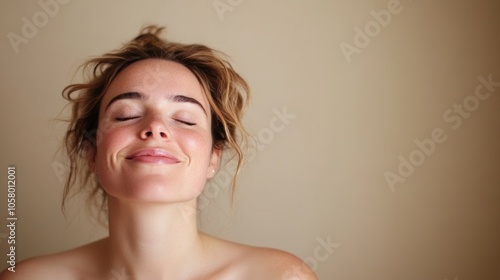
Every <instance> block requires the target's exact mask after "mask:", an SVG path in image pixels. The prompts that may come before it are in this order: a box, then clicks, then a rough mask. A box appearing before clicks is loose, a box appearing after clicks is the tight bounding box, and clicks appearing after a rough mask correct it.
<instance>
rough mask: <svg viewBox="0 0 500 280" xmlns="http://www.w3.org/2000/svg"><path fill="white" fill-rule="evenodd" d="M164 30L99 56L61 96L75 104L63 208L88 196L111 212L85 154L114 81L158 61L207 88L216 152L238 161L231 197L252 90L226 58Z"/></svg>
mask: <svg viewBox="0 0 500 280" xmlns="http://www.w3.org/2000/svg"><path fill="white" fill-rule="evenodd" d="M162 30H163V27H158V26H147V27H145V28H143V29H142V31H141V32H140V34H139V35H138V36H137V37H135V38H134V39H133V40H131V41H129V42H127V43H126V44H125V45H124V46H123V47H122V48H120V49H118V50H115V51H112V52H109V53H106V54H104V55H102V56H98V57H95V58H93V59H91V60H89V61H87V62H86V63H84V64H83V65H82V67H81V69H82V71H83V73H84V74H86V78H85V79H86V81H85V82H84V83H77V84H71V85H69V86H67V87H65V88H64V90H63V92H62V94H63V97H64V98H65V99H66V100H68V101H69V102H70V104H71V105H72V115H71V118H70V120H69V126H68V130H67V132H66V135H65V148H66V152H67V155H68V158H69V166H68V167H69V175H68V178H67V179H66V183H65V186H64V192H63V201H62V207H63V209H64V205H65V202H66V200H67V198H68V196H69V194H71V193H73V192H74V193H76V192H79V191H85V192H87V193H88V194H89V200H91V202H93V205H95V206H97V208H98V210H99V212H101V213H102V212H106V211H107V194H106V192H105V191H104V189H103V188H102V186H101V184H100V183H99V180H98V179H97V177H96V176H95V175H93V173H92V172H91V170H90V169H89V166H88V161H87V160H88V157H87V154H88V152H89V151H90V150H91V149H94V148H97V147H98V145H99V143H97V142H96V139H98V137H96V136H97V134H98V133H99V128H98V118H99V107H100V105H101V101H102V98H103V96H104V94H105V93H106V91H107V89H108V87H109V85H110V84H111V82H112V81H113V79H114V78H115V77H116V76H117V75H118V73H120V71H122V70H123V69H125V68H126V67H127V66H129V65H131V64H132V63H134V62H137V61H140V60H144V59H149V58H156V59H165V60H168V61H172V62H177V63H179V64H181V65H183V66H185V67H186V68H188V69H189V70H190V71H191V72H192V73H193V74H194V75H195V76H196V78H197V79H198V81H199V82H200V84H201V86H202V87H203V89H204V93H205V95H206V97H207V99H208V102H209V104H210V109H211V114H212V115H211V121H212V139H213V148H214V149H219V150H222V151H223V152H224V151H225V150H232V152H234V156H235V160H237V165H236V170H235V172H234V176H233V178H232V181H231V195H232V193H233V191H234V188H235V185H236V178H237V176H238V173H239V171H240V168H241V166H242V163H243V160H244V153H243V150H242V147H244V146H245V141H246V136H247V133H246V131H245V129H244V127H243V125H242V123H241V118H242V114H243V111H244V109H245V107H246V105H247V103H248V98H249V94H250V92H249V87H248V84H247V83H246V82H245V80H244V79H243V78H242V77H241V76H240V75H239V74H238V73H236V72H235V71H234V69H233V68H232V66H231V64H230V63H229V61H228V59H227V57H226V56H225V55H224V54H222V53H221V52H218V51H216V50H213V49H211V48H209V47H206V46H204V45H199V44H181V43H175V42H170V41H168V40H164V39H162V38H160V37H159V35H160V33H161V31H162Z"/></svg>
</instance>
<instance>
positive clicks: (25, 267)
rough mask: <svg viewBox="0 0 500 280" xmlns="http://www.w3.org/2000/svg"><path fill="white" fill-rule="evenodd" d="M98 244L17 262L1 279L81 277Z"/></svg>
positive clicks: (5, 271) (2, 274) (42, 279)
mask: <svg viewBox="0 0 500 280" xmlns="http://www.w3.org/2000/svg"><path fill="white" fill-rule="evenodd" d="M96 244H97V242H95V243H91V244H88V245H85V246H82V247H78V248H75V249H72V250H69V251H65V252H61V253H56V254H51V255H45V256H39V257H34V258H30V259H27V260H24V261H21V262H19V263H17V264H16V266H15V267H14V271H9V270H4V271H3V272H2V273H1V274H0V279H2V280H30V279H36V280H45V279H47V280H49V279H50V280H53V279H81V278H80V277H81V275H82V274H80V272H82V271H84V270H88V269H87V268H86V265H85V264H86V263H88V261H87V260H88V258H89V257H90V256H89V253H90V252H91V251H92V250H94V249H95V247H96ZM87 272H88V271H87Z"/></svg>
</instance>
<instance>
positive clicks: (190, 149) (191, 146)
mask: <svg viewBox="0 0 500 280" xmlns="http://www.w3.org/2000/svg"><path fill="white" fill-rule="evenodd" d="M178 139H179V140H178V143H179V145H181V147H182V149H183V150H184V151H185V152H186V153H187V154H188V155H190V157H195V158H199V159H202V158H204V157H206V158H207V159H206V160H207V161H208V156H209V155H210V154H211V151H212V137H211V135H209V134H207V133H206V132H195V131H192V132H188V133H182V134H179V136H178ZM204 161H205V160H204Z"/></svg>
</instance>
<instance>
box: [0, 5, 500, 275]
mask: <svg viewBox="0 0 500 280" xmlns="http://www.w3.org/2000/svg"><path fill="white" fill-rule="evenodd" d="M47 1H49V0H42V1H41V2H42V3H45V2H47ZM61 2H63V1H62V0H61ZM215 3H219V4H220V3H226V5H229V6H228V7H230V8H231V9H230V10H228V11H226V12H224V13H223V14H221V17H219V15H218V13H217V11H216V9H215V8H214V1H213V0H189V1H186V0H162V1H160V0H158V1H137V0H136V1H131V0H130V1H116V0H115V1H111V0H108V1H97V0H93V1H77V0H73V1H69V3H66V4H60V5H59V11H57V12H56V13H54V14H53V17H50V16H49V17H47V19H48V20H47V22H45V23H44V22H43V20H44V18H43V9H42V8H41V6H40V5H39V4H38V2H37V1H2V3H1V4H0V11H1V12H0V22H1V26H0V35H1V38H2V39H1V40H0V53H1V63H0V79H1V83H0V92H1V101H0V104H1V105H0V106H1V110H0V120H1V121H0V123H1V138H0V139H1V145H0V147H1V148H0V149H1V150H0V151H1V159H0V162H1V164H0V166H1V167H2V169H3V170H2V171H1V172H0V174H1V176H0V179H1V183H0V186H2V190H1V192H2V201H1V204H0V206H1V210H0V213H1V215H0V218H1V220H2V221H5V219H6V210H4V209H6V200H5V199H4V198H5V194H6V185H7V184H6V180H7V179H6V172H7V171H6V169H7V166H8V165H10V164H14V165H15V166H16V167H17V215H18V218H19V220H18V227H17V244H18V245H17V257H18V260H21V259H25V258H28V257H32V256H35V255H40V254H47V253H52V252H57V251H61V250H66V249H69V248H71V247H74V246H78V245H81V244H85V243H88V242H90V241H92V240H95V239H97V238H100V237H102V236H104V234H105V231H104V230H103V229H102V228H100V227H99V226H97V225H95V223H94V222H92V220H90V219H89V218H87V215H86V214H85V211H84V208H83V206H82V205H81V202H78V199H75V200H74V202H73V203H74V204H72V207H70V210H69V213H68V218H67V220H65V218H64V217H63V215H62V214H61V211H60V208H59V204H60V199H61V191H62V186H63V182H62V178H63V177H62V176H64V169H63V168H62V169H61V166H63V165H62V162H63V161H62V160H61V158H60V157H58V156H57V155H56V152H57V149H58V147H59V145H60V140H61V138H62V133H63V130H64V126H63V125H61V124H60V123H58V122H57V121H53V119H54V118H56V117H57V116H59V114H60V112H61V110H62V108H63V106H64V104H65V102H64V101H63V99H62V98H61V95H60V92H61V90H62V88H63V87H64V86H65V85H67V84H68V83H70V82H71V80H72V77H73V74H74V71H75V70H76V67H77V66H78V65H79V64H80V63H81V62H83V61H84V60H85V59H87V58H88V57H90V56H92V55H98V54H102V53H104V52H107V51H109V50H112V49H114V48H116V47H118V46H120V44H121V43H123V42H125V41H127V40H129V39H130V38H132V37H133V36H135V35H136V33H137V32H138V30H139V28H140V27H141V26H142V25H144V24H147V23H158V24H161V25H166V26H167V27H168V34H167V36H168V38H169V39H171V40H174V41H181V42H185V43H193V42H198V43H203V44H207V45H209V46H212V47H214V48H217V49H220V50H223V51H224V52H226V53H228V54H230V56H231V57H232V59H233V61H234V65H235V67H236V69H237V70H239V71H240V72H241V73H242V75H243V76H244V77H245V78H246V79H247V80H248V82H249V83H250V85H251V87H252V90H253V100H252V105H251V108H250V109H249V111H248V114H247V116H246V120H245V121H246V123H247V124H248V128H249V130H250V131H251V133H252V134H253V135H254V136H255V137H256V138H257V142H258V143H259V144H258V145H259V147H260V148H259V149H258V150H257V152H255V150H254V151H253V154H254V156H253V159H252V160H251V161H250V162H249V163H248V166H247V168H246V171H245V172H244V174H243V176H242V178H241V180H240V184H239V191H238V193H237V200H236V204H235V207H234V209H233V210H232V211H230V210H229V208H228V206H227V204H228V197H227V193H226V192H225V189H227V187H226V185H225V184H223V183H221V182H223V181H224V178H223V176H222V177H221V176H219V179H218V181H216V182H212V183H211V184H212V185H211V186H210V188H209V189H208V190H207V191H209V192H208V193H206V194H204V196H203V197H202V199H205V200H204V203H205V204H204V205H205V206H203V209H202V215H201V216H202V217H201V219H200V220H201V224H202V227H203V228H204V229H205V230H207V231H208V232H210V233H213V234H216V235H218V236H221V237H224V238H227V239H230V240H234V241H238V242H243V243H248V244H253V245H260V246H270V247H276V248H281V249H284V250H287V251H291V252H293V253H295V254H296V255H298V256H299V257H301V258H303V259H306V260H308V262H309V263H310V264H311V265H313V268H314V269H315V270H316V272H317V274H318V275H319V276H320V278H321V279H367V280H368V279H380V280H382V279H427V280H431V279H436V280H444V279H461V280H462V279H500V265H499V264H500V225H499V223H500V179H499V177H498V172H499V167H500V164H499V162H500V160H499V158H500V146H499V145H498V143H499V140H500V131H499V129H500V118H499V117H500V110H499V107H500V96H499V95H500V86H496V87H492V88H491V89H492V90H494V92H492V93H491V95H490V96H489V98H486V99H485V100H479V102H478V104H474V101H477V100H478V99H477V98H476V99H475V98H474V97H473V96H474V92H475V89H476V86H478V85H479V81H478V77H479V76H482V77H486V78H487V77H488V75H490V74H491V75H492V79H493V80H494V81H500V51H499V50H500V40H499V35H500V17H499V16H498V15H499V14H500V3H499V2H498V1H496V0H489V1H487V0H483V1H465V0H462V1H452V0H441V1H431V0H418V1H417V0H415V1H410V0H401V2H400V4H399V6H397V5H396V4H397V3H396V2H393V1H392V2H391V1H388V0H371V1H360V0H358V1H347V0H343V1H334V0H331V1H321V0H315V1H298V0H294V1H284V0H281V1H264V0H258V1H257V0H252V1H250V0H220V1H219V2H217V1H215ZM231 5H232V6H231ZM388 5H389V6H390V7H391V9H392V11H393V12H397V13H394V14H392V16H391V20H390V22H388V23H387V24H385V23H384V25H386V26H382V27H381V26H380V24H378V25H377V24H375V22H374V17H373V15H372V14H371V11H374V12H378V11H380V10H382V9H388V8H387V6H388ZM392 5H395V6H392ZM37 13H38V14H37ZM34 15H35V16H38V17H39V18H37V19H36V20H38V23H39V25H41V27H39V28H38V30H37V32H36V34H34V36H33V37H32V38H29V39H27V40H28V42H27V43H22V44H20V45H19V46H18V53H15V51H14V48H13V46H12V44H11V43H10V41H9V38H8V35H7V34H8V33H9V32H13V33H15V34H18V35H19V36H22V27H23V24H24V23H23V21H22V18H23V17H26V18H27V19H28V20H29V21H30V22H33V16H34ZM365 26H368V28H369V30H368V32H371V35H372V36H373V37H371V38H369V42H368V44H366V43H367V42H366V41H365V42H364V43H365V45H366V46H365V45H362V43H363V42H361V41H362V40H361V39H360V38H356V39H358V41H356V42H357V45H356V42H355V36H356V31H355V28H356V27H359V28H361V29H364V28H365ZM377 26H378V27H379V28H380V30H378V29H377ZM370 28H371V29H370ZM364 32H366V31H364ZM28 35H29V34H28ZM358 37H359V35H358ZM365 39H366V38H365ZM345 44H350V45H352V46H353V47H356V46H357V47H359V49H358V50H357V53H353V54H351V55H350V56H346V55H344V53H343V52H342V50H341V47H340V45H344V46H345ZM348 59H350V62H348ZM78 77H79V76H77V77H76V79H78ZM480 93H483V94H485V93H487V91H486V89H485V88H482V89H480ZM464 100H466V102H469V103H467V105H466V106H467V108H472V110H471V112H467V111H466V112H465V113H466V114H464V115H466V116H467V117H458V116H460V115H459V114H458V113H455V112H453V111H451V112H447V110H450V109H451V110H453V106H454V104H462V103H463V102H464ZM471 106H472V107H471ZM474 106H476V107H477V108H476V107H474ZM284 108H286V111H287V112H288V113H289V114H293V115H294V116H295V117H294V118H290V119H287V123H283V122H279V121H276V120H275V119H276V118H277V115H276V110H277V111H283V110H284ZM464 110H466V109H464ZM443 114H450V115H448V118H452V117H453V119H448V120H447V119H444V118H443ZM458 121H461V126H459V127H456V129H453V127H454V125H457V122H458ZM436 128H437V129H441V131H442V132H443V133H444V136H443V137H445V139H446V140H445V141H444V142H443V143H437V144H436V147H435V149H434V151H431V152H430V153H429V155H428V156H427V155H424V154H423V153H422V152H418V146H417V145H416V144H415V140H417V139H419V140H422V139H424V138H429V137H431V133H432V131H433V130H434V129H436ZM416 150H417V152H415V151H416ZM411 154H412V155H413V157H414V158H413V161H418V160H424V162H423V163H422V164H421V165H419V166H416V167H415V170H414V171H413V173H412V174H411V175H410V176H408V177H407V178H406V179H405V180H404V182H397V183H395V185H394V191H393V190H391V188H390V186H389V184H388V182H387V181H386V178H385V177H384V173H385V172H392V173H394V174H397V173H398V165H399V164H400V158H398V157H399V155H401V156H402V158H404V159H406V160H409V157H410V155H411ZM419 155H424V158H419V157H418V156H419ZM417 163H420V162H417ZM54 167H56V168H55V169H54ZM223 170H224V169H223ZM403 172H404V170H403ZM406 175H407V174H406ZM217 182H218V183H217ZM1 223H2V224H3V223H4V222H1ZM0 228H3V229H1V230H0V240H1V244H0V249H1V252H2V255H1V259H2V262H1V267H0V268H2V269H3V268H5V267H6V263H5V258H6V256H5V254H6V252H7V251H6V250H7V246H6V245H7V244H6V234H7V229H6V227H0ZM327 240H330V242H331V243H335V244H334V245H335V246H334V247H335V248H334V249H330V251H326V250H324V249H322V248H321V245H320V244H321V242H323V241H325V242H326V241H327ZM332 247H333V245H332ZM318 248H319V249H318Z"/></svg>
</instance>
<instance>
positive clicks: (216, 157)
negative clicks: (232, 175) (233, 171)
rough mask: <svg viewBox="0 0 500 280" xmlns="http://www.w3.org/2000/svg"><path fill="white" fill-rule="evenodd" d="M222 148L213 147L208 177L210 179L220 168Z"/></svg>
mask: <svg viewBox="0 0 500 280" xmlns="http://www.w3.org/2000/svg"><path fill="white" fill-rule="evenodd" d="M220 155H221V149H220V148H217V147H213V148H212V154H211V155H210V163H209V164H208V169H207V179H210V178H212V177H214V176H215V173H217V170H218V169H219V162H220Z"/></svg>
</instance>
